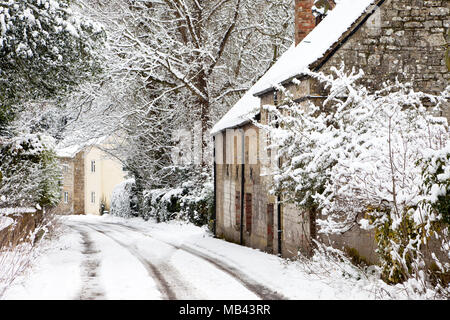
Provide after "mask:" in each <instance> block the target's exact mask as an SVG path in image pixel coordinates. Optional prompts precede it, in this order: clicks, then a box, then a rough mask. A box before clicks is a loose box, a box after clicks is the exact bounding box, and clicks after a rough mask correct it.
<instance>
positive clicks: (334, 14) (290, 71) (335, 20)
mask: <svg viewBox="0 0 450 320" xmlns="http://www.w3.org/2000/svg"><path fill="white" fill-rule="evenodd" d="M374 1H375V0H341V1H340V2H339V3H338V4H337V5H336V7H335V8H334V9H333V10H332V11H330V12H329V13H328V15H327V16H326V18H325V19H324V20H323V21H322V22H321V23H320V24H319V25H317V26H316V27H315V28H314V29H313V30H312V31H311V32H310V33H309V34H308V35H307V36H306V37H305V38H304V39H303V40H302V41H301V42H300V43H299V44H298V45H297V46H296V47H295V49H294V50H289V51H287V52H286V53H285V54H283V55H282V56H281V57H280V59H279V60H278V61H277V62H276V63H275V64H274V65H273V66H272V68H270V69H269V71H268V72H267V73H266V74H265V75H264V76H263V78H264V79H263V81H261V82H260V83H259V84H258V85H257V86H256V88H255V94H258V93H262V92H264V91H266V90H268V89H271V88H273V87H275V86H277V85H279V84H280V83H281V82H283V81H285V80H287V79H290V78H293V77H295V76H298V75H300V74H302V72H303V71H305V70H307V69H308V67H309V66H310V65H311V64H312V63H314V62H316V61H317V60H318V59H320V58H322V57H323V56H324V54H325V53H326V52H327V51H328V49H330V48H331V47H332V46H333V44H335V43H336V42H337V41H338V40H339V38H340V37H341V36H342V35H343V34H344V33H345V32H346V31H347V30H348V29H349V28H350V27H351V26H352V25H353V23H354V22H355V21H356V20H357V19H358V18H359V17H361V15H362V14H363V13H364V12H366V10H367V9H368V8H369V6H370V5H371V4H372V3H373V2H374Z"/></svg>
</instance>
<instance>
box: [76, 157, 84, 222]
mask: <svg viewBox="0 0 450 320" xmlns="http://www.w3.org/2000/svg"><path fill="white" fill-rule="evenodd" d="M73 176H74V191H73V193H74V195H73V201H74V205H73V213H74V214H85V208H84V180H85V177H84V151H81V152H79V153H78V154H77V155H76V156H75V158H74V174H73Z"/></svg>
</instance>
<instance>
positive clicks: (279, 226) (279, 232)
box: [273, 90, 283, 256]
mask: <svg viewBox="0 0 450 320" xmlns="http://www.w3.org/2000/svg"><path fill="white" fill-rule="evenodd" d="M273 104H274V105H275V106H278V91H276V90H275V91H274V96H273ZM276 127H277V128H278V127H279V123H277V124H276ZM278 167H279V168H281V158H278ZM277 220H278V221H277V226H278V228H277V229H278V230H277V234H278V255H279V256H281V255H282V250H281V236H282V233H283V230H282V228H281V195H280V194H278V196H277Z"/></svg>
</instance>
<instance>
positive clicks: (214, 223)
mask: <svg viewBox="0 0 450 320" xmlns="http://www.w3.org/2000/svg"><path fill="white" fill-rule="evenodd" d="M213 161H214V163H213V168H214V172H213V174H214V211H213V216H212V219H213V230H212V231H213V234H214V238H216V237H217V234H216V223H217V186H216V185H217V168H216V164H217V162H216V137H215V136H213Z"/></svg>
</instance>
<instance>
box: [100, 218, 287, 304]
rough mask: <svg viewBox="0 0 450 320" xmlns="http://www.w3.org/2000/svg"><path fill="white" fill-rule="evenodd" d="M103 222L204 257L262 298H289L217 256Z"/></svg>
mask: <svg viewBox="0 0 450 320" xmlns="http://www.w3.org/2000/svg"><path fill="white" fill-rule="evenodd" d="M103 224H107V225H114V226H118V227H123V228H126V229H128V230H131V231H134V232H137V233H139V234H141V235H144V236H147V237H150V238H152V239H155V240H156V241H159V242H162V243H165V244H166V245H169V246H171V247H173V248H175V249H178V250H182V251H185V252H187V253H189V254H191V255H193V256H195V257H197V258H200V259H203V260H205V261H207V262H209V263H210V264H212V265H213V266H214V267H216V268H217V269H219V270H221V271H223V272H225V273H227V274H229V275H230V276H232V277H233V278H234V279H236V280H237V281H238V282H239V283H241V284H242V285H243V286H244V287H245V288H247V289H248V290H250V291H251V292H253V293H254V294H255V295H257V296H258V297H259V298H260V299H262V300H287V298H286V297H285V296H284V295H283V294H281V293H278V292H276V291H274V290H272V289H270V288H268V287H267V286H265V285H263V284H261V283H260V282H258V281H256V280H254V279H252V278H251V277H250V276H248V275H247V274H245V273H244V272H242V271H240V270H239V269H238V268H236V267H234V266H232V265H230V264H228V263H226V262H224V261H223V260H219V259H217V258H214V257H212V256H209V255H207V254H205V253H203V252H201V251H199V250H197V249H194V248H192V247H188V246H186V245H182V246H177V245H174V244H172V243H170V242H167V241H163V240H160V239H157V238H154V237H152V236H151V235H149V234H147V233H144V231H143V230H139V229H137V228H135V227H132V226H128V225H122V224H118V223H110V222H105V223H103Z"/></svg>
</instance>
